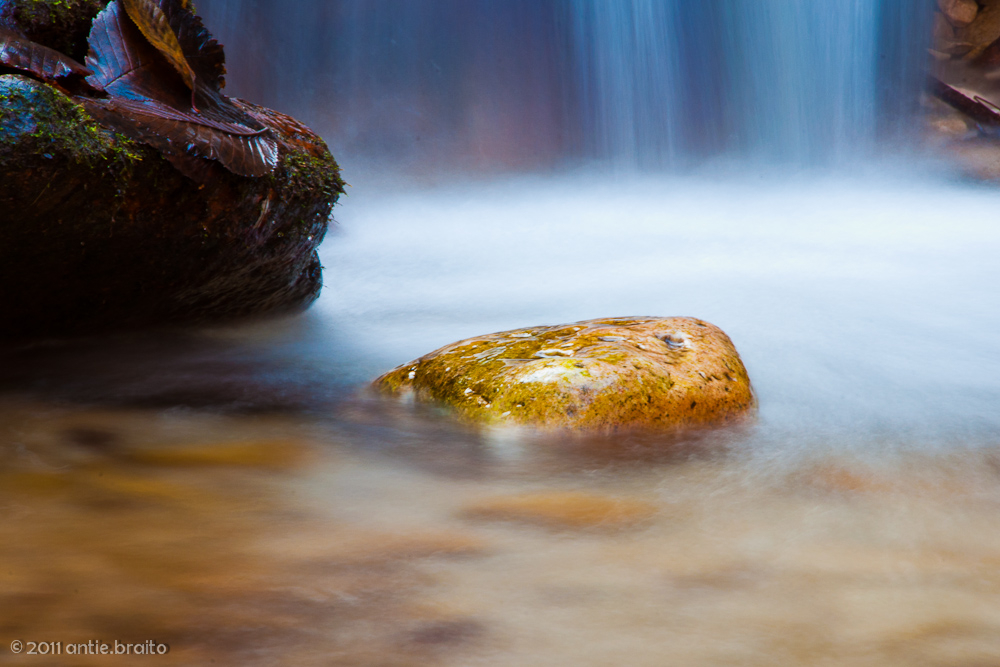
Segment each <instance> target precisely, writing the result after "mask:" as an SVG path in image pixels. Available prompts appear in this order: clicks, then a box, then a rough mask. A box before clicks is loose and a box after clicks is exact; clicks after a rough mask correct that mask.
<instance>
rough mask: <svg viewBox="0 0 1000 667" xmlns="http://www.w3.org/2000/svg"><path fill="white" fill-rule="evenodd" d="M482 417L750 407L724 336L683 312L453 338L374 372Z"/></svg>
mask: <svg viewBox="0 0 1000 667" xmlns="http://www.w3.org/2000/svg"><path fill="white" fill-rule="evenodd" d="M374 386H375V387H376V389H378V390H379V391H381V392H383V393H386V394H390V395H394V396H400V397H410V398H416V399H417V400H422V401H430V402H436V403H440V404H443V405H446V406H448V407H449V408H450V409H451V410H453V411H454V412H455V413H456V414H457V415H458V416H459V417H461V418H462V419H464V420H466V421H470V422H473V423H478V424H511V425H521V426H531V427H537V428H542V429H574V430H583V431H596V432H602V431H603V432H606V431H616V430H629V429H662V430H677V429H685V428H690V427H698V426H714V425H720V424H724V423H727V422H732V421H734V420H738V419H741V418H743V417H746V416H747V415H749V414H752V413H753V411H754V409H755V406H756V402H755V399H754V394H753V390H752V389H751V386H750V378H749V377H748V376H747V371H746V368H745V367H744V366H743V362H742V361H741V360H740V357H739V354H737V352H736V348H735V347H734V346H733V343H732V341H730V340H729V337H728V336H726V334H725V333H723V331H722V330H721V329H719V328H718V327H715V326H713V325H711V324H709V323H707V322H703V321H701V320H697V319H692V318H687V317H667V318H654V317H637V318H611V319H601V320H588V321H585V322H576V323H574V324H563V325H559V326H543V327H529V328H526V329H517V330H514V331H504V332H501V333H496V334H491V335H488V336H478V337H476V338H469V339H466V340H463V341H459V342H457V343H453V344H451V345H448V346H446V347H443V348H441V349H439V350H436V351H434V352H431V353H430V354H428V355H426V356H423V357H421V358H420V359H417V360H416V361H413V362H410V363H408V364H404V365H403V366H400V367H398V368H396V369H394V370H392V371H390V372H388V373H386V374H385V375H383V376H382V377H380V378H378V379H377V380H375V383H374Z"/></svg>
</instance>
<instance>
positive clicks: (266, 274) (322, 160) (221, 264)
mask: <svg viewBox="0 0 1000 667" xmlns="http://www.w3.org/2000/svg"><path fill="white" fill-rule="evenodd" d="M105 4H106V3H105V2H83V1H81V2H2V3H0V24H2V25H6V26H7V27H8V28H10V29H16V30H18V31H19V32H21V33H24V34H26V35H27V36H29V37H30V38H32V39H36V40H38V41H39V43H41V44H43V45H45V46H49V47H51V48H57V49H64V50H65V51H64V52H66V53H67V54H69V55H73V56H76V57H79V56H80V49H81V47H80V46H79V45H78V44H77V43H78V42H79V40H80V39H81V38H82V39H83V47H82V48H83V51H84V52H85V50H86V48H85V47H86V35H87V30H89V25H90V21H91V20H92V18H93V16H94V15H95V14H96V13H97V12H98V11H99V10H100V9H101V7H102V6H103V5H105ZM81 36H82V37H81ZM234 102H235V103H236V104H237V105H238V106H239V107H240V108H241V109H242V110H243V111H244V112H246V113H248V114H250V115H251V116H252V117H253V118H254V119H256V120H257V121H259V122H261V123H263V124H264V125H265V126H266V127H267V128H268V130H269V132H270V134H271V136H273V137H274V139H275V140H276V142H277V144H278V147H279V158H278V165H277V167H276V169H275V170H274V171H273V172H272V173H270V174H268V175H266V176H262V177H258V178H250V177H244V176H239V175H237V174H233V173H231V172H229V171H227V170H225V169H224V168H223V167H221V166H220V165H219V164H218V163H215V162H209V161H207V160H202V161H201V166H200V169H201V173H200V174H199V178H197V179H195V178H192V177H191V176H190V175H185V174H182V173H181V171H178V169H177V168H176V167H175V166H174V164H172V163H171V162H170V161H168V159H167V158H165V157H164V156H163V155H162V154H161V153H160V152H158V151H157V150H154V149H153V148H151V147H149V146H147V145H145V144H142V143H139V142H137V141H134V140H132V139H130V138H129V137H127V136H125V135H123V134H121V133H119V132H118V131H116V130H114V129H112V127H111V126H110V125H107V124H105V123H103V122H101V121H99V120H98V119H96V118H95V117H94V116H92V115H91V114H90V113H88V111H87V110H86V109H85V108H84V107H83V106H81V105H80V104H79V101H78V100H77V99H76V98H74V97H72V96H71V94H70V91H68V90H66V89H63V88H61V87H59V86H55V85H49V84H47V83H43V82H41V81H38V80H36V79H34V78H31V77H30V76H27V75H25V74H23V73H12V72H10V71H9V70H7V71H5V70H3V69H2V68H0V301H2V302H3V303H4V307H5V314H4V317H3V318H2V320H0V338H22V337H33V336H46V335H63V334H78V333H91V332H95V331H100V330H109V329H120V328H133V327H142V326H149V325H162V324H181V323H199V322H208V321H222V320H230V319H236V318H243V317H248V316H254V315H261V314H270V313H280V312H287V311H294V310H298V309H302V308H305V307H307V306H308V305H309V304H310V303H311V302H312V301H313V300H314V299H315V298H316V297H317V296H318V294H319V291H320V288H321V266H320V262H319V257H318V255H317V253H316V248H317V247H318V246H319V244H320V242H321V241H322V239H323V236H324V234H325V232H326V229H327V225H328V219H329V216H330V213H331V210H332V207H333V205H334V203H335V202H336V200H337V198H338V197H339V195H340V194H341V193H342V192H343V185H344V183H343V181H342V180H341V178H340V174H339V167H338V165H337V163H336V162H335V161H334V159H333V157H332V155H331V154H330V152H329V150H328V149H327V147H326V145H325V143H324V142H323V141H322V139H320V138H319V137H318V136H316V135H315V134H314V133H312V132H311V131H310V130H309V129H308V128H306V127H305V126H303V125H301V124H300V123H298V122H297V121H295V120H294V119H292V118H290V117H288V116H285V115H283V114H280V113H277V112H274V111H271V110H268V109H264V108H262V107H258V106H255V105H253V104H250V103H247V102H243V101H240V100H234Z"/></svg>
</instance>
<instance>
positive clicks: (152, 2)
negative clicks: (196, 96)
mask: <svg viewBox="0 0 1000 667" xmlns="http://www.w3.org/2000/svg"><path fill="white" fill-rule="evenodd" d="M121 2H122V6H123V7H124V8H125V12H126V13H127V14H128V15H129V18H131V19H132V22H133V23H135V25H136V27H137V28H139V32H141V33H142V34H143V36H145V38H146V39H147V40H148V41H149V43H150V44H152V45H153V47H154V48H155V49H156V50H157V51H159V52H160V54H161V55H162V56H163V57H164V58H166V60H167V62H168V63H170V66H171V67H173V68H174V70H175V71H176V72H177V73H178V74H180V76H181V79H183V80H184V83H185V84H187V87H188V88H190V89H191V90H194V83H195V74H194V71H193V70H192V69H191V65H189V64H188V61H187V58H185V57H184V51H183V50H182V49H181V44H180V42H179V41H177V34H176V33H175V32H174V29H173V28H171V27H170V24H169V23H168V22H167V17H166V15H165V14H164V13H163V10H162V9H160V5H159V2H157V0H121Z"/></svg>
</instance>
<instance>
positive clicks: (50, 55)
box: [0, 28, 91, 81]
mask: <svg viewBox="0 0 1000 667" xmlns="http://www.w3.org/2000/svg"><path fill="white" fill-rule="evenodd" d="M0 65H3V66H4V67H9V68H11V69H17V70H21V71H23V72H28V73H30V74H34V75H35V76H37V77H38V78H40V79H44V80H45V81H54V80H56V79H61V78H63V77H67V76H71V75H73V74H76V75H78V76H88V75H90V74H91V72H90V70H88V69H87V68H86V67H84V66H83V65H81V64H80V63H78V62H76V61H75V60H73V59H72V58H70V57H69V56H65V55H63V54H61V53H59V52H58V51H56V50H55V49H50V48H49V47H47V46H42V45H41V44H38V43H37V42H32V41H31V40H30V39H28V38H27V37H22V36H21V35H18V34H17V33H16V32H14V31H12V30H6V29H4V28H0Z"/></svg>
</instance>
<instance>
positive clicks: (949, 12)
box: [938, 0, 979, 28]
mask: <svg viewBox="0 0 1000 667" xmlns="http://www.w3.org/2000/svg"><path fill="white" fill-rule="evenodd" d="M938 7H939V8H940V9H941V13H942V14H944V16H945V18H947V19H948V22H949V23H951V24H952V25H953V26H956V27H959V28H963V27H965V26H967V25H969V24H970V23H972V22H973V21H975V20H976V14H978V13H979V5H977V4H976V2H975V0H938Z"/></svg>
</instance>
